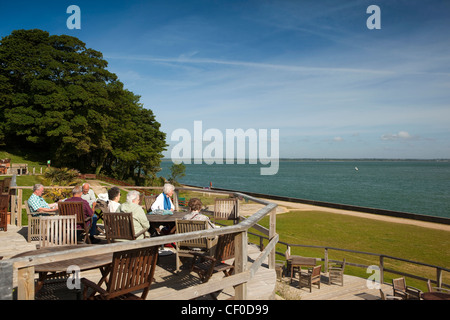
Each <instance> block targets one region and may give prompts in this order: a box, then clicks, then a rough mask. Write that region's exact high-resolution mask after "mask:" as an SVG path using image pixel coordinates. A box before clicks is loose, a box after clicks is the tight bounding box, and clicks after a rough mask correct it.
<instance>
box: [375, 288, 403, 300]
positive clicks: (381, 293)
mask: <svg viewBox="0 0 450 320" xmlns="http://www.w3.org/2000/svg"><path fill="white" fill-rule="evenodd" d="M380 297H381V300H402V298H400V297H396V296H391V295H390V294H386V293H384V291H383V290H382V289H380Z"/></svg>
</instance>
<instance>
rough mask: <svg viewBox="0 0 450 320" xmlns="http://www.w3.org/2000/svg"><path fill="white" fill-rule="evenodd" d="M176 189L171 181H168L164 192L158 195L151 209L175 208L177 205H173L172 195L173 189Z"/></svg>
mask: <svg viewBox="0 0 450 320" xmlns="http://www.w3.org/2000/svg"><path fill="white" fill-rule="evenodd" d="M174 190H175V187H174V186H173V185H171V184H170V183H166V184H165V185H164V188H163V192H162V193H161V194H160V195H159V196H158V197H156V200H155V202H153V204H152V207H151V210H152V211H155V210H158V209H159V210H172V211H173V210H174V209H175V207H174V206H173V203H172V200H171V199H170V197H171V196H172V195H173V191H174Z"/></svg>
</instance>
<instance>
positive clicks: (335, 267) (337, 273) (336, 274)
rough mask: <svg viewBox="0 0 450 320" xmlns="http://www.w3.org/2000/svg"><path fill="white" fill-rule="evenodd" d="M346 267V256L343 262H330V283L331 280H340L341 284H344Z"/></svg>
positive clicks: (329, 282)
mask: <svg viewBox="0 0 450 320" xmlns="http://www.w3.org/2000/svg"><path fill="white" fill-rule="evenodd" d="M344 269H345V258H344V260H343V261H342V262H334V263H329V264H328V284H331V282H338V283H340V285H341V286H343V285H344Z"/></svg>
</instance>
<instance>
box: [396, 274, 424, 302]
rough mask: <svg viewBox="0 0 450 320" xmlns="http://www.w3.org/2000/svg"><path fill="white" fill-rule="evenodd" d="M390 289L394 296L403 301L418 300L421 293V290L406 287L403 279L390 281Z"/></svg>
mask: <svg viewBox="0 0 450 320" xmlns="http://www.w3.org/2000/svg"><path fill="white" fill-rule="evenodd" d="M392 289H393V291H394V296H396V297H400V298H402V299H403V300H419V299H420V295H421V293H422V291H421V290H419V289H417V288H414V287H411V286H407V285H406V280H405V278H403V277H402V278H397V279H392Z"/></svg>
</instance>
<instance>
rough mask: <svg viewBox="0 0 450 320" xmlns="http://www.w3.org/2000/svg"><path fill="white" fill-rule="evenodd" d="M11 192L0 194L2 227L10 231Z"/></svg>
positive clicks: (0, 227) (0, 224) (0, 220)
mask: <svg viewBox="0 0 450 320" xmlns="http://www.w3.org/2000/svg"><path fill="white" fill-rule="evenodd" d="M8 208H9V194H0V229H3V231H8V221H7V217H8Z"/></svg>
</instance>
